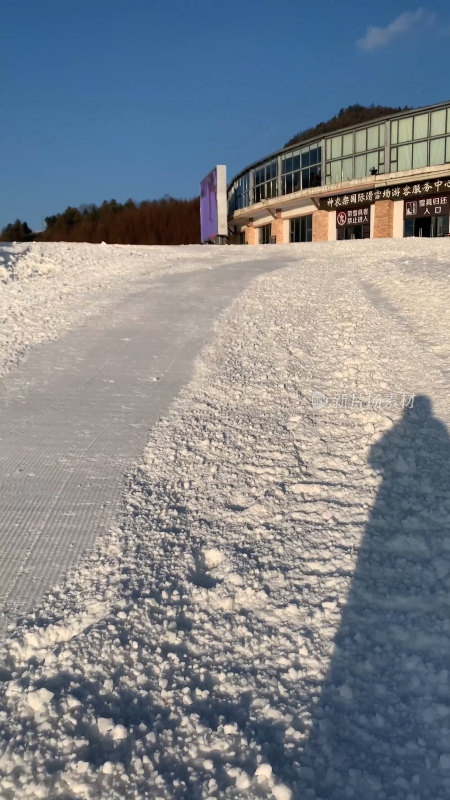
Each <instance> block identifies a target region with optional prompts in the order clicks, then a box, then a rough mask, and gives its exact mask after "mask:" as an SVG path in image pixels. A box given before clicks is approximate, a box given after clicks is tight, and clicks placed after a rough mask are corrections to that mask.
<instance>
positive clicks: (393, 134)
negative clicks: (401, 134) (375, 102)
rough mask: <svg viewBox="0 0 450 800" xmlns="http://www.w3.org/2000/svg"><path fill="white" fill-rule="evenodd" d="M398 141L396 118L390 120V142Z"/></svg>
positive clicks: (395, 142)
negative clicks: (392, 120)
mask: <svg viewBox="0 0 450 800" xmlns="http://www.w3.org/2000/svg"><path fill="white" fill-rule="evenodd" d="M397 142H398V120H395V121H394V122H391V144H397Z"/></svg>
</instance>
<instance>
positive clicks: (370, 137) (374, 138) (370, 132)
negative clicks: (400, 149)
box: [367, 125, 378, 150]
mask: <svg viewBox="0 0 450 800" xmlns="http://www.w3.org/2000/svg"><path fill="white" fill-rule="evenodd" d="M367 147H368V149H369V150H374V149H375V148H376V147H378V125H376V127H374V128H368V129H367Z"/></svg>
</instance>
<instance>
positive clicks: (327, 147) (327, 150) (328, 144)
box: [325, 139, 331, 159]
mask: <svg viewBox="0 0 450 800" xmlns="http://www.w3.org/2000/svg"><path fill="white" fill-rule="evenodd" d="M325 154H326V157H327V159H329V158H331V139H327V141H326V143H325Z"/></svg>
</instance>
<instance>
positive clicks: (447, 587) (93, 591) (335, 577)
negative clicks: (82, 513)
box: [0, 240, 450, 800]
mask: <svg viewBox="0 0 450 800" xmlns="http://www.w3.org/2000/svg"><path fill="white" fill-rule="evenodd" d="M449 247H450V243H449V242H448V241H446V240H442V241H438V242H424V241H420V242H417V241H412V240H411V241H400V242H395V241H366V242H349V243H335V244H331V243H330V244H325V245H310V246H309V245H302V246H299V247H298V248H297V247H289V246H285V247H280V248H273V249H272V248H265V249H264V248H257V249H256V250H255V251H254V255H255V257H262V255H261V254H262V253H263V252H264V257H269V253H270V258H272V259H274V260H275V261H276V260H277V259H279V260H280V261H282V260H283V259H284V260H286V258H289V259H291V258H292V260H293V262H296V263H293V264H292V266H290V267H288V268H286V269H283V270H282V271H279V272H275V273H272V274H270V275H267V276H264V277H262V278H259V279H258V280H257V281H255V282H254V283H253V285H252V286H251V288H250V289H248V290H247V291H246V292H245V293H244V294H243V295H242V296H241V297H240V298H239V299H238V300H236V301H235V302H234V303H233V305H232V306H231V307H230V308H229V310H228V311H227V312H226V314H225V315H224V316H223V317H222V319H221V321H220V323H219V324H218V326H217V328H216V333H215V337H214V339H213V341H212V342H211V345H210V347H209V348H207V350H206V351H204V353H203V355H202V358H201V360H199V362H198V365H197V371H196V375H195V378H194V380H193V381H192V383H191V384H190V385H189V386H188V387H187V389H186V390H184V391H183V392H182V394H181V396H180V397H179V398H178V400H177V402H176V403H175V404H174V405H173V407H172V409H171V411H170V413H169V414H168V415H167V416H166V417H165V418H164V419H162V420H161V421H160V422H159V423H158V424H157V426H156V427H155V428H154V429H153V430H152V431H151V434H150V438H149V443H148V447H147V450H146V452H145V456H144V458H143V460H142V463H141V464H140V466H139V467H138V468H136V469H135V470H134V472H133V473H132V474H131V475H130V482H129V491H128V495H127V497H126V500H125V503H124V510H123V515H122V517H121V519H119V520H118V523H117V526H116V527H115V528H114V529H113V530H111V531H110V532H109V534H108V535H107V536H104V537H102V538H101V540H100V541H99V545H98V548H97V551H96V552H95V553H91V554H90V555H89V556H88V557H86V558H85V559H84V561H83V563H82V564H81V565H80V566H79V567H78V568H77V569H76V570H75V571H73V572H72V573H71V574H70V575H69V576H68V578H67V581H66V582H65V584H64V585H63V586H61V587H59V588H58V589H55V590H54V591H53V592H52V593H51V595H49V596H48V597H47V598H46V599H45V602H44V603H43V604H42V607H41V608H40V609H39V610H38V611H36V613H35V614H34V615H30V616H29V617H28V618H26V619H25V620H23V621H22V623H21V625H20V626H19V627H18V628H17V629H16V630H11V632H10V638H9V641H8V645H7V659H6V666H5V669H4V671H3V678H4V683H3V695H2V701H1V703H2V706H1V709H2V710H1V716H0V719H1V728H2V733H3V736H4V742H5V744H4V751H3V755H2V757H1V759H0V766H1V768H2V770H3V771H4V773H5V778H4V780H3V784H2V792H3V794H2V797H4V798H8V800H9V799H10V798H11V800H12V798H16V797H26V798H27V800H28V798H30V800H31V799H32V798H38V797H39V798H47V797H49V798H57V797H58V798H62V797H64V798H89V799H90V798H98V797H100V798H108V800H110V798H111V800H112V799H113V798H130V799H131V798H133V800H134V799H135V798H152V800H153V799H155V800H156V799H157V798H161V799H162V798H189V799H190V798H195V799H196V798H205V800H206V798H216V797H218V798H234V799H237V798H242V799H243V798H260V797H267V798H277V800H285V799H288V798H291V797H295V798H302V800H304V799H305V798H310V800H313V799H314V800H319V798H321V799H323V798H332V799H333V800H343V799H344V798H355V800H356V798H357V799H358V800H359V798H365V800H366V798H367V800H372V799H373V800H375V798H376V799H377V800H378V799H379V798H380V800H381V798H386V799H387V798H389V800H393V799H394V798H398V800H425V799H427V800H428V798H430V797H433V798H434V799H437V798H439V800H444V798H447V797H448V796H449V794H450V744H449V741H450V739H449V732H450V680H449V678H450V676H449V671H448V664H449V656H450V621H449V615H448V599H449V593H450V544H449V542H450V539H449V521H450V480H449V478H450V474H449V464H450V460H449V456H450V439H449V433H448V428H446V426H447V425H448V424H449V423H450V398H449V385H448V358H449V355H450V353H449V348H450V337H449V311H448V309H449V307H450V283H449V271H450V270H449V265H450V250H449ZM230 250H231V248H230ZM245 251H246V257H247V258H249V257H250V255H249V249H245ZM241 252H242V251H241ZM252 254H253V251H252ZM218 257H222V258H223V256H218ZM314 393H316V394H315V395H314V397H315V403H314V405H315V407H314V406H313V403H312V398H313V394H314ZM317 393H321V394H320V395H319V394H317ZM411 405H412V406H413V407H412V408H411V407H410V406H411Z"/></svg>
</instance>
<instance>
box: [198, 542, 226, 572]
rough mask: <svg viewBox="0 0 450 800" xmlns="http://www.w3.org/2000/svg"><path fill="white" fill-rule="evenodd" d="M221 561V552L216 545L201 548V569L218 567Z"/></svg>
mask: <svg viewBox="0 0 450 800" xmlns="http://www.w3.org/2000/svg"><path fill="white" fill-rule="evenodd" d="M222 561H223V553H222V552H221V551H220V550H218V549H217V548H216V547H211V548H209V549H208V550H203V551H202V554H201V564H202V567H203V569H206V570H208V569H214V567H218V566H219V564H221V563H222Z"/></svg>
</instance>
